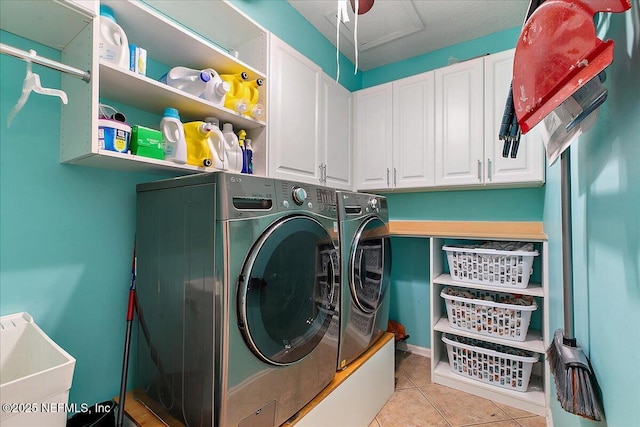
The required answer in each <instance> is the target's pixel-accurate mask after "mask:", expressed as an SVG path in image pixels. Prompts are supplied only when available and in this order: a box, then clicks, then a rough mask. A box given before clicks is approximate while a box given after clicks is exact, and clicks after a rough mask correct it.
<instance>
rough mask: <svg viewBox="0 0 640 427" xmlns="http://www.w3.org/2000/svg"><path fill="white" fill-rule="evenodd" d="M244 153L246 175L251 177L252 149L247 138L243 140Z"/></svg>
mask: <svg viewBox="0 0 640 427" xmlns="http://www.w3.org/2000/svg"><path fill="white" fill-rule="evenodd" d="M244 153H245V156H246V158H247V173H248V174H250V175H253V147H252V146H251V140H250V139H249V138H247V139H245V140H244Z"/></svg>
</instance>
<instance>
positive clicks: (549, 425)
mask: <svg viewBox="0 0 640 427" xmlns="http://www.w3.org/2000/svg"><path fill="white" fill-rule="evenodd" d="M547 427H553V415H552V414H551V408H549V409H547Z"/></svg>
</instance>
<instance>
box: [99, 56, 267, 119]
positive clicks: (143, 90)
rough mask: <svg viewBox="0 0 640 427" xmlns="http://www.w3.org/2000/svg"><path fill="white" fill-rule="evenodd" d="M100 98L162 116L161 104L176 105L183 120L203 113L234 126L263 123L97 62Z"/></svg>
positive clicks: (201, 117) (129, 72) (195, 117)
mask: <svg viewBox="0 0 640 427" xmlns="http://www.w3.org/2000/svg"><path fill="white" fill-rule="evenodd" d="M100 98H107V99H111V100H114V101H117V102H121V103H126V104H127V105H130V106H132V107H135V108H139V109H141V110H145V111H148V112H150V113H154V114H157V115H160V116H161V115H162V113H163V111H164V108H165V107H173V108H177V109H178V111H179V112H180V118H181V120H182V121H183V122H188V121H193V120H202V119H203V118H204V117H206V116H214V117H217V118H218V119H220V123H224V122H232V123H233V124H234V128H237V129H245V130H248V129H255V128H260V127H264V126H266V123H265V122H263V121H259V120H255V119H253V118H251V117H247V116H243V115H240V114H238V113H237V112H235V111H232V110H230V109H228V108H225V107H220V106H215V105H213V104H211V103H209V102H207V101H206V100H204V99H201V98H198V97H195V96H193V95H190V94H188V93H185V92H182V91H180V90H178V89H175V88H173V87H171V86H168V85H166V84H164V83H161V82H159V81H157V80H153V79H150V78H149V77H146V76H143V75H140V74H136V73H133V72H131V71H129V70H124V69H122V68H119V67H116V66H114V65H112V64H109V63H106V62H102V61H100Z"/></svg>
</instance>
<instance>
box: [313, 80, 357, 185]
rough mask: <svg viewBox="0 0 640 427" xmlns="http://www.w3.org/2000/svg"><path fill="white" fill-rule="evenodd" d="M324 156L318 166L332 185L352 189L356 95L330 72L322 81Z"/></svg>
mask: <svg viewBox="0 0 640 427" xmlns="http://www.w3.org/2000/svg"><path fill="white" fill-rule="evenodd" d="M320 84H321V97H322V101H321V103H320V105H321V106H322V111H321V124H322V126H321V129H320V131H321V132H320V134H321V142H322V144H321V146H320V149H321V153H320V154H321V155H320V160H322V159H324V162H322V163H321V164H320V167H319V169H320V170H321V172H322V173H323V174H324V177H323V183H324V184H326V185H327V186H329V187H334V188H339V189H344V190H351V189H352V188H353V173H352V170H353V167H352V165H353V155H352V153H353V148H352V147H353V144H352V139H353V138H352V135H353V96H352V95H351V92H349V91H348V90H347V89H345V88H344V87H343V86H341V85H340V84H338V83H336V81H335V80H334V79H332V78H330V77H329V76H328V75H326V74H323V76H322V81H321V83H320Z"/></svg>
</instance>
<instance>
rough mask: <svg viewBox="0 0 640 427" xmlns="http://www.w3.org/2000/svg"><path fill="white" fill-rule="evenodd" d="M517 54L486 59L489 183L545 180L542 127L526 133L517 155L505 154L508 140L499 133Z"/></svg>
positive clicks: (506, 54)
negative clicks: (504, 139)
mask: <svg viewBox="0 0 640 427" xmlns="http://www.w3.org/2000/svg"><path fill="white" fill-rule="evenodd" d="M514 54H515V49H511V50H507V51H504V52H500V53H497V54H495V55H489V56H487V57H485V59H484V73H485V78H484V79H485V93H484V108H485V115H486V117H485V136H484V141H485V155H486V165H485V171H484V173H485V175H484V179H485V183H486V184H503V183H520V182H540V183H542V182H544V145H543V141H542V135H540V131H539V128H533V129H532V130H531V131H529V133H527V134H526V135H522V138H521V139H520V145H519V149H518V152H517V156H516V158H511V157H502V148H503V145H504V142H503V141H501V140H499V139H498V134H499V132H500V124H501V123H502V115H503V113H504V106H505V103H506V100H507V94H508V93H509V85H510V84H511V80H512V78H513V57H514Z"/></svg>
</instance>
